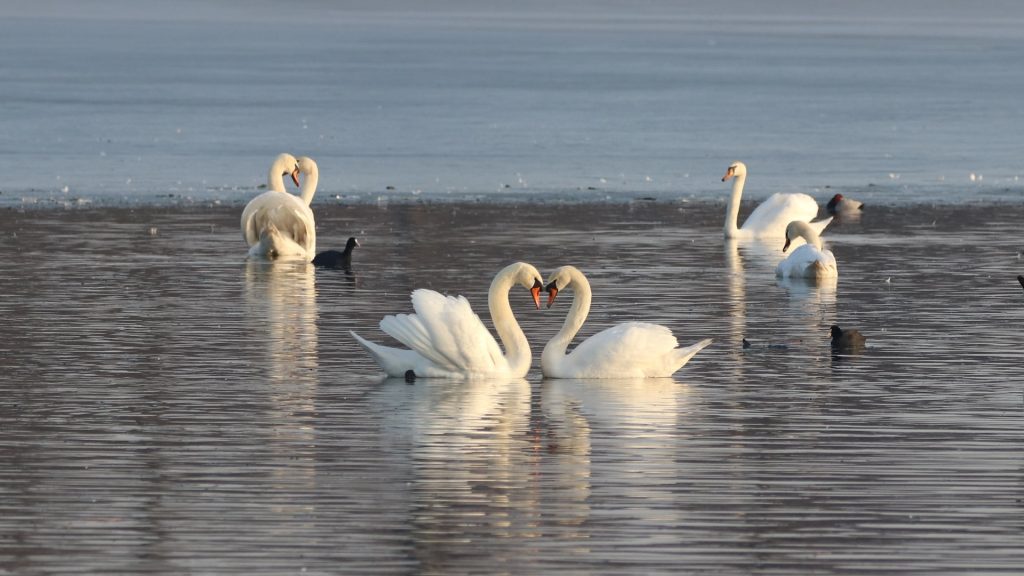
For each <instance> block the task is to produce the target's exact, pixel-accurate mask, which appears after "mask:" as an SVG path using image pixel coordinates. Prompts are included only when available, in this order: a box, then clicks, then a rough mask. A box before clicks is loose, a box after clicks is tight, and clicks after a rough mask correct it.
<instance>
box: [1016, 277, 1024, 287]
mask: <svg viewBox="0 0 1024 576" xmlns="http://www.w3.org/2000/svg"><path fill="white" fill-rule="evenodd" d="M1017 282H1020V287H1021V288H1024V276H1020V275H1018V276H1017Z"/></svg>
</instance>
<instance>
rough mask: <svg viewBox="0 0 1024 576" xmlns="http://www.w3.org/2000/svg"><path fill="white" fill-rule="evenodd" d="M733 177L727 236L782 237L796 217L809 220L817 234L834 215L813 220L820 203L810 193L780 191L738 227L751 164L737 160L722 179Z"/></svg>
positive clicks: (727, 213) (745, 237) (726, 228)
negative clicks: (748, 168) (784, 192)
mask: <svg viewBox="0 0 1024 576" xmlns="http://www.w3.org/2000/svg"><path fill="white" fill-rule="evenodd" d="M728 180H733V184H732V196H731V197H730V198H729V205H728V207H727V208H726V211H725V227H724V232H725V237H726V238H738V239H751V238H781V237H782V236H784V235H785V233H786V226H788V225H789V223H790V222H792V221H794V220H802V221H804V222H808V223H809V224H810V226H811V227H812V229H813V230H814V231H815V233H817V234H821V232H822V231H823V230H824V229H825V227H826V226H828V224H829V222H831V221H832V218H831V217H829V218H825V219H824V220H819V221H817V222H811V220H813V219H814V217H815V216H817V215H818V203H817V202H815V201H814V198H811V197H810V196H808V195H807V194H783V193H781V192H780V193H776V194H772V195H771V196H770V197H768V199H767V200H765V201H764V202H762V203H761V204H760V205H759V206H758V207H757V208H755V209H754V211H753V212H751V213H750V216H747V220H746V222H744V223H743V227H742V228H740V227H737V219H738V218H739V213H740V199H741V198H742V197H743V184H744V183H745V182H746V181H747V166H746V164H744V163H743V162H733V163H732V165H731V166H729V169H728V170H726V172H725V176H722V181H723V182H725V181H728Z"/></svg>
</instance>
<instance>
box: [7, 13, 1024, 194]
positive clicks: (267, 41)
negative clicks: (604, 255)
mask: <svg viewBox="0 0 1024 576" xmlns="http://www.w3.org/2000/svg"><path fill="white" fill-rule="evenodd" d="M826 4H827V5H826ZM949 4H953V5H949ZM55 5H56V6H58V7H59V9H56V8H54V6H55ZM1022 28H1024V5H1022V4H1020V3H1017V2H1005V1H999V0H980V1H978V2H971V3H970V4H969V5H967V4H964V5H962V6H958V5H956V4H955V3H942V4H941V5H939V4H937V3H936V2H929V1H915V2H898V3H894V2H884V1H871V0H865V1H863V2H856V3H854V2H851V3H824V4H823V3H820V2H802V1H800V0H785V1H781V2H772V3H758V2H748V1H744V0H722V1H720V2H686V3H678V2H669V1H658V0H651V1H647V2H630V3H626V4H624V5H622V6H617V5H616V4H615V3H605V2H577V1H567V0H563V1H559V2H529V1H524V2H516V3H514V4H512V5H509V4H508V3H502V2H488V1H486V0H483V1H480V2H469V1H461V2H460V1H457V0H447V1H440V0H438V1H435V2H431V3H406V4H402V3H400V2H395V1H393V0H380V1H379V2H369V1H367V2H356V1H350V2H327V1H320V0H305V1H301V0H297V1H295V2H288V3H287V4H285V5H282V4H280V3H277V2H259V1H255V0H254V1H253V2H240V1H234V2H232V1H228V0H224V1H221V2H215V3H214V2H198V1H188V0H182V1H181V2H174V3H162V2H154V1H146V0H139V1H136V2H130V1H127V0H89V1H83V2H71V1H70V0H47V1H45V2H43V1H40V2H34V3H22V5H18V4H14V3H9V4H8V5H5V6H0V102H2V104H3V105H2V106H0V127H2V130H0V172H2V173H3V174H4V178H3V181H2V182H0V192H2V194H0V203H4V204H15V205H19V204H22V203H29V204H31V203H54V202H56V203H61V204H63V203H68V204H72V205H74V204H79V203H88V202H97V201H100V200H104V201H116V202H119V203H142V204H152V203H157V202H159V203H168V202H180V201H182V200H183V199H185V200H187V199H190V198H197V199H209V198H216V199H222V200H225V201H240V200H241V199H242V198H247V197H249V196H251V193H252V189H253V188H254V187H256V186H258V185H261V184H264V183H265V181H266V180H265V178H266V176H265V171H266V169H267V167H268V166H269V163H270V159H271V158H273V157H274V156H275V155H276V154H278V153H279V152H281V151H290V152H292V153H295V154H306V155H309V156H312V157H314V158H316V159H317V160H318V161H319V162H320V166H321V171H322V174H321V177H322V179H321V186H320V191H321V196H320V198H319V199H318V202H321V203H323V202H331V201H337V200H338V199H339V197H341V199H344V200H346V201H358V200H360V199H362V200H364V201H365V200H371V201H373V200H376V198H377V197H378V196H385V197H396V198H406V199H408V198H415V197H421V196H424V195H425V196H434V197H467V196H470V197H478V196H483V197H485V198H486V197H490V198H494V197H497V196H502V195H506V196H507V195H508V194H512V193H514V194H516V195H517V196H522V195H529V194H533V195H537V194H551V193H554V194H558V195H561V196H566V195H572V196H576V197H581V198H583V199H590V200H593V199H597V200H604V199H605V197H606V196H607V195H612V196H615V195H637V194H639V195H656V196H669V197H673V198H675V197H691V196H695V197H702V198H703V197H706V198H710V197H714V196H717V195H720V194H721V192H720V188H719V187H718V186H717V185H716V179H717V178H718V177H720V176H721V174H722V173H723V172H724V170H725V167H726V166H728V164H729V162H731V161H732V160H735V159H740V160H743V161H745V162H746V163H747V164H748V166H749V168H750V174H751V177H750V182H749V184H750V185H749V187H748V191H747V194H748V195H750V196H749V197H751V198H763V197H765V196H767V195H768V194H769V193H771V192H775V191H778V190H781V189H789V190H803V191H814V190H816V189H821V188H822V187H824V186H832V187H833V188H836V189H842V190H844V191H846V190H852V191H854V192H856V193H857V194H859V195H861V196H864V195H869V196H870V200H872V202H873V203H877V202H878V201H879V200H881V201H884V202H886V203H890V202H907V201H934V200H936V199H938V200H940V201H947V202H951V201H964V200H973V199H986V200H987V199H993V198H995V199H1012V200H1015V201H1020V200H1022V199H1024V192H1022V190H1024V186H1022V184H1021V182H1020V178H1021V177H1022V176H1024V160H1022V156H1021V154H1020V134H1022V133H1024V108H1022V104H1021V102H1022V100H1021V98H1020V95H1021V94H1022V93H1024V74H1019V73H1016V71H1017V70H1019V68H1020V62H1024V34H1022V33H1021V29H1022ZM389 187H391V188H393V190H389Z"/></svg>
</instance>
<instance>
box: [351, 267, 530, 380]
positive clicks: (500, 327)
mask: <svg viewBox="0 0 1024 576" xmlns="http://www.w3.org/2000/svg"><path fill="white" fill-rule="evenodd" d="M516 284H518V285H520V286H523V287H525V288H527V289H528V290H530V291H531V293H532V296H533V300H534V303H535V304H536V305H537V306H538V307H539V306H540V295H539V294H540V289H541V277H540V272H538V271H537V269H536V268H534V267H533V266H531V265H529V264H526V263H523V262H517V263H515V264H512V265H509V266H507V267H505V268H504V269H502V270H501V271H500V272H498V274H497V275H496V276H495V277H494V280H493V281H492V282H491V287H490V290H489V291H488V296H487V300H488V307H489V308H490V312H491V320H492V321H493V322H494V327H495V330H496V331H497V332H498V337H499V338H501V342H502V344H504V346H505V350H506V353H505V354H502V352H501V348H500V347H499V345H498V342H497V341H496V340H495V339H494V336H492V335H491V333H490V332H489V331H488V330H487V327H486V326H484V323H483V322H482V321H481V320H480V317H479V316H477V315H476V314H475V313H474V312H473V309H472V307H471V306H470V304H469V301H468V300H466V299H465V298H464V297H462V296H444V295H442V294H439V293H437V292H435V291H433V290H425V289H419V290H415V291H413V293H412V306H413V310H415V314H397V315H391V316H385V317H384V319H383V320H381V322H380V328H381V330H383V331H384V332H385V333H387V334H389V335H390V336H391V337H393V338H394V339H396V340H398V341H399V342H401V343H402V344H405V345H406V346H408V347H409V349H408V350H403V349H401V348H392V347H389V346H382V345H380V344H375V343H373V342H370V341H368V340H366V339H364V338H362V337H360V336H359V335H358V334H356V333H355V332H353V333H352V336H354V337H355V339H356V341H358V342H359V344H360V345H361V346H362V347H363V348H364V349H365V350H366V351H367V352H368V353H369V354H370V356H372V357H373V359H374V360H375V361H376V362H377V364H378V365H379V366H380V367H381V369H383V370H384V372H385V373H387V375H388V376H395V377H399V376H404V375H405V373H406V372H407V371H409V370H412V371H413V373H415V375H416V376H417V377H420V378H476V377H496V376H511V377H514V378H522V377H523V376H525V375H526V373H527V371H529V369H530V363H531V361H532V355H531V353H530V345H529V343H528V342H527V341H526V336H525V335H524V334H523V331H522V329H521V328H520V327H519V324H518V322H516V319H515V316H514V315H513V314H512V308H511V306H510V305H509V301H508V292H509V290H510V289H511V288H512V287H513V286H514V285H516Z"/></svg>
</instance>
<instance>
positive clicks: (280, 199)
mask: <svg viewBox="0 0 1024 576" xmlns="http://www.w3.org/2000/svg"><path fill="white" fill-rule="evenodd" d="M300 173H301V174H306V175H307V177H306V180H305V182H303V183H302V184H301V185H300V184H299V174H300ZM285 174H291V177H292V181H293V182H295V185H296V186H300V191H299V196H294V195H292V194H289V193H288V192H286V191H285V188H284V175H285ZM319 177H320V172H319V169H318V168H317V165H316V162H314V161H313V159H312V158H309V157H307V156H302V157H300V158H295V157H294V156H292V155H291V154H280V155H279V156H278V157H277V158H276V159H275V160H274V163H273V164H272V165H271V167H270V171H269V173H268V176H267V188H268V190H267V191H266V192H264V193H263V194H260V195H259V196H257V197H255V198H253V199H252V200H250V201H249V203H248V204H247V205H246V206H245V209H244V210H243V211H242V219H241V226H242V236H243V237H244V238H245V241H246V242H247V243H248V244H249V256H250V257H254V258H268V259H274V258H296V259H305V260H307V261H308V260H312V259H313V256H314V254H316V222H315V220H314V218H313V211H312V209H310V207H309V205H310V203H311V202H312V201H313V195H314V194H316V187H317V183H318V181H319Z"/></svg>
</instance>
